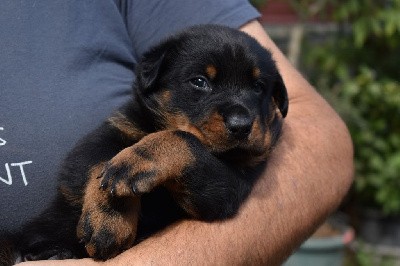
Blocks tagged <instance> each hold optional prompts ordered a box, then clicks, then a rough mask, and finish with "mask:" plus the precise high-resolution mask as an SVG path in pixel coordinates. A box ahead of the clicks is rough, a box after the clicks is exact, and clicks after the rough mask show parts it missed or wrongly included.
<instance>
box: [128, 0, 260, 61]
mask: <svg viewBox="0 0 400 266" xmlns="http://www.w3.org/2000/svg"><path fill="white" fill-rule="evenodd" d="M120 9H121V13H122V15H123V16H124V19H125V24H126V27H127V31H128V34H129V36H130V38H131V40H132V44H133V49H134V53H135V57H140V56H141V55H142V54H143V52H145V51H146V50H147V49H148V48H149V47H150V46H152V45H154V44H156V43H158V42H159V41H160V40H162V39H163V38H165V37H166V36H168V35H170V34H172V33H174V32H177V31H179V30H182V29H184V28H186V27H189V26H193V25H198V24H220V25H225V26H229V27H233V28H239V27H240V26H242V25H244V24H245V23H247V22H249V21H251V20H253V19H257V18H259V16H260V14H259V13H258V11H257V10H256V9H255V8H254V7H253V6H252V5H251V4H250V3H249V2H248V1H247V0H201V1H199V0H133V1H130V0H126V1H125V2H123V1H121V2H120Z"/></svg>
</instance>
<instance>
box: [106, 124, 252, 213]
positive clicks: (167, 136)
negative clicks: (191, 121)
mask: <svg viewBox="0 0 400 266" xmlns="http://www.w3.org/2000/svg"><path fill="white" fill-rule="evenodd" d="M101 177H102V181H101V188H102V189H103V190H105V191H106V192H107V193H108V195H109V196H110V195H111V196H112V195H114V196H116V197H135V196H137V195H140V194H141V193H146V192H150V191H151V190H152V189H153V188H154V187H156V186H159V185H164V186H166V187H167V188H168V189H169V190H170V191H171V192H172V193H173V194H174V196H175V198H176V200H177V202H178V204H180V205H181V207H182V208H183V209H184V210H185V211H186V212H188V214H190V215H191V216H193V217H196V218H199V219H205V220H213V219H223V218H227V217H230V216H232V215H234V214H235V213H236V212H237V210H238V208H239V205H240V203H241V202H242V201H243V200H244V198H245V197H246V196H247V195H248V193H249V191H250V189H251V185H252V182H253V180H254V178H252V176H251V175H249V173H248V172H246V171H245V170H243V169H241V171H239V170H235V169H234V168H233V167H231V166H229V165H228V164H227V163H224V162H222V161H220V160H219V159H218V158H217V157H215V156H214V155H212V154H211V153H210V152H209V151H208V150H207V148H206V147H205V146H203V144H202V143H201V142H200V141H199V140H198V139H197V138H196V137H195V136H194V135H192V134H191V133H188V132H184V131H160V132H156V133H152V134H149V135H148V136H146V137H144V138H143V139H142V140H141V141H139V142H138V143H136V144H135V145H133V146H131V147H128V148H125V149H124V150H122V151H121V152H120V153H119V154H117V155H116V156H115V157H114V158H112V159H111V160H110V161H109V162H108V163H107V164H106V166H105V168H104V171H103V172H102V174H101Z"/></svg>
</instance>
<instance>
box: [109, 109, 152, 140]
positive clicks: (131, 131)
mask: <svg viewBox="0 0 400 266" xmlns="http://www.w3.org/2000/svg"><path fill="white" fill-rule="evenodd" d="M108 122H109V123H110V124H111V125H112V126H114V127H115V128H117V129H118V130H119V131H121V133H122V134H124V135H125V136H126V137H128V138H129V139H133V140H137V139H141V138H142V137H144V136H145V135H146V133H145V132H143V131H142V130H140V129H138V127H137V126H136V125H135V124H134V123H133V122H132V121H130V120H129V119H128V118H127V117H126V116H125V115H123V114H121V113H120V112H117V113H116V114H115V115H114V116H112V117H110V118H109V119H108Z"/></svg>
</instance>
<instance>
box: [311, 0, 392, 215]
mask: <svg viewBox="0 0 400 266" xmlns="http://www.w3.org/2000/svg"><path fill="white" fill-rule="evenodd" d="M321 1H322V0H321ZM308 2H309V1H308ZM324 2H329V4H330V5H333V7H334V8H333V10H334V14H333V18H334V20H335V21H336V22H337V23H338V24H339V25H340V30H339V32H338V34H337V36H335V37H334V38H333V39H331V40H329V41H326V42H325V43H324V44H323V45H321V44H318V45H317V46H312V45H311V44H310V45H309V47H308V48H309V49H307V51H305V53H306V63H305V69H306V71H307V73H308V74H309V76H310V79H311V82H313V83H314V85H315V86H316V87H317V88H318V89H319V90H320V91H321V93H322V94H323V95H324V96H325V97H326V98H327V99H328V100H329V101H330V102H331V103H332V104H333V106H334V107H335V108H336V109H337V111H338V112H339V113H340V114H341V115H342V117H343V119H344V120H345V121H346V122H347V125H348V127H349V130H350V132H351V135H352V138H353V141H354V147H355V164H356V181H355V192H356V195H357V198H358V199H359V201H360V202H361V203H363V204H364V205H367V206H371V207H375V208H380V209H382V210H383V211H384V212H385V213H386V214H397V215H398V214H400V82H399V79H400V66H399V65H400V15H399V14H400V0H385V1H383V0H378V1H372V0H350V1H348V0H347V1H324Z"/></svg>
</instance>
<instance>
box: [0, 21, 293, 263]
mask: <svg viewBox="0 0 400 266" xmlns="http://www.w3.org/2000/svg"><path fill="white" fill-rule="evenodd" d="M136 75H137V80H136V83H135V85H134V87H133V98H132V99H131V101H129V102H128V103H127V104H126V105H125V106H123V107H121V108H120V109H119V110H118V111H117V112H115V114H114V115H113V116H112V117H110V118H109V119H108V120H107V121H105V122H104V123H103V124H102V125H101V126H100V127H99V128H97V129H96V130H95V131H93V132H92V133H90V134H89V135H87V136H86V137H85V138H84V139H83V140H81V141H80V142H79V143H78V144H77V146H76V147H75V148H74V149H73V150H72V151H71V152H70V153H69V155H68V156H67V158H66V160H65V162H64V164H63V166H62V168H61V171H60V175H59V190H58V191H59V193H58V196H57V198H56V199H55V200H54V201H53V203H52V205H51V206H50V207H49V208H48V209H47V210H46V211H45V212H44V213H42V214H41V215H40V216H39V217H38V218H37V219H35V220H33V221H32V222H30V223H29V224H27V225H26V226H25V227H24V228H23V229H22V232H21V234H20V235H19V237H15V238H14V239H13V240H12V243H13V245H14V246H15V247H17V248H16V249H15V250H14V251H11V246H10V245H8V248H7V249H4V248H3V251H1V252H0V254H2V255H1V256H3V258H1V259H3V260H2V261H6V260H7V258H5V257H8V259H10V258H11V257H13V255H12V254H18V255H19V257H20V259H21V260H23V261H26V260H41V259H66V258H82V257H93V258H94V259H97V260H106V259H109V258H112V257H114V256H116V255H118V254H119V253H121V252H123V251H124V250H126V249H128V248H130V247H131V246H133V245H134V244H136V243H138V242H140V241H141V240H143V239H144V238H146V237H148V236H149V235H151V234H154V233H155V232H157V231H158V230H160V229H162V228H165V227H166V226H167V225H169V224H171V223H173V222H174V221H177V220H179V219H185V218H193V219H200V220H204V221H214V220H221V219H228V218H230V217H233V216H234V215H235V214H236V213H237V212H238V209H239V207H240V205H241V204H242V203H243V201H244V200H245V199H246V197H247V196H248V195H249V193H250V191H251V188H252V186H253V184H254V182H255V180H256V179H257V177H258V176H259V175H260V171H261V170H262V169H263V167H264V165H265V162H266V160H267V158H268V155H269V153H270V152H271V149H272V147H273V146H274V145H275V144H276V143H277V141H278V138H279V136H280V132H281V124H282V118H284V117H285V116H286V114H287V111H288V97H287V92H286V88H285V86H284V83H283V81H282V78H281V76H280V75H279V73H278V70H277V68H276V66H275V63H274V61H273V60H272V58H271V54H270V53H269V52H268V51H267V50H265V49H264V48H262V47H261V46H260V45H259V44H258V43H257V41H255V40H254V39H253V38H251V37H250V36H248V35H246V34H245V33H242V32H240V31H237V30H234V29H230V28H227V27H223V26H215V25H204V26H195V27H192V28H189V29H187V30H185V31H183V32H181V33H179V34H176V35H174V36H172V37H170V38H168V39H166V40H165V41H163V42H162V43H160V44H159V45H157V46H155V47H154V48H152V49H150V50H149V51H148V52H147V53H145V54H144V56H143V58H142V60H141V62H140V63H139V64H138V66H137V69H136Z"/></svg>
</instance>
